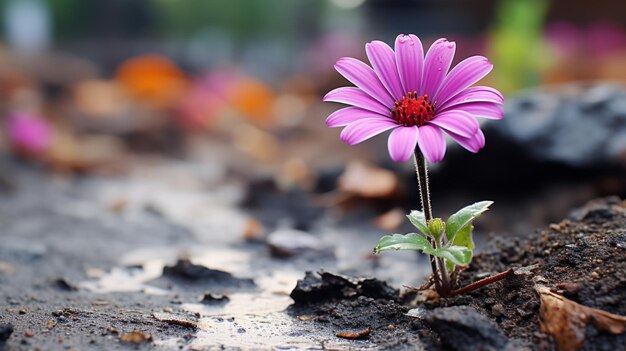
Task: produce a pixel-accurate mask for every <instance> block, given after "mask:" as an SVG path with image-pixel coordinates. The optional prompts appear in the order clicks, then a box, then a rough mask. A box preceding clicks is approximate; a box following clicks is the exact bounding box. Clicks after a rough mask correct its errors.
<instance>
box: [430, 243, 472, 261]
mask: <svg viewBox="0 0 626 351" xmlns="http://www.w3.org/2000/svg"><path fill="white" fill-rule="evenodd" d="M432 254H433V255H435V256H437V257H442V258H445V259H446V260H448V261H450V262H452V263H454V264H455V265H457V266H465V265H468V264H469V263H470V261H471V260H472V250H470V249H468V248H467V247H465V246H456V245H453V246H448V247H442V248H440V249H435V250H434V252H433V253H432Z"/></svg>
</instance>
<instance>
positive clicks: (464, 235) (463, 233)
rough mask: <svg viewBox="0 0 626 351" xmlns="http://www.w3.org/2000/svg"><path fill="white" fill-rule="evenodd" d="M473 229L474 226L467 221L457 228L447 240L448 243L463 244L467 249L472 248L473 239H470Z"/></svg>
mask: <svg viewBox="0 0 626 351" xmlns="http://www.w3.org/2000/svg"><path fill="white" fill-rule="evenodd" d="M473 230H474V226H473V225H472V223H471V222H470V223H467V224H466V225H465V226H464V227H463V228H461V229H459V231H458V232H457V233H456V235H455V236H454V238H452V241H449V242H448V245H458V246H465V247H467V248H468V249H470V250H473V249H474V247H475V245H474V240H473V239H472V231H473Z"/></svg>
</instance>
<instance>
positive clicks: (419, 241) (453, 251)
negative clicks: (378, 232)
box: [374, 233, 472, 265]
mask: <svg viewBox="0 0 626 351" xmlns="http://www.w3.org/2000/svg"><path fill="white" fill-rule="evenodd" d="M389 250H420V251H422V252H424V253H425V254H428V255H431V256H437V257H441V258H445V259H446V260H448V261H450V262H454V264H455V265H466V264H469V262H470V260H471V259H472V251H471V250H470V249H468V248H467V247H464V246H457V245H452V246H446V247H442V248H434V247H433V246H432V245H431V243H430V241H429V240H428V239H427V238H425V237H424V236H422V235H420V234H417V233H410V234H404V235H403V234H393V235H385V236H383V237H382V238H380V240H379V241H378V245H377V246H376V248H375V249H374V252H375V253H379V252H381V251H389Z"/></svg>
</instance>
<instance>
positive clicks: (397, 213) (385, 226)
mask: <svg viewBox="0 0 626 351" xmlns="http://www.w3.org/2000/svg"><path fill="white" fill-rule="evenodd" d="M405 220H406V213H404V210H402V209H401V208H394V209H392V210H389V211H387V212H385V213H383V214H381V215H380V216H378V217H376V218H375V219H374V224H375V225H376V226H377V227H378V228H380V229H382V230H384V231H387V232H391V231H394V230H396V229H398V227H400V225H401V224H402V222H404V221H405Z"/></svg>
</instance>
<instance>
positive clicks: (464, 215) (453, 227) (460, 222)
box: [446, 201, 493, 241]
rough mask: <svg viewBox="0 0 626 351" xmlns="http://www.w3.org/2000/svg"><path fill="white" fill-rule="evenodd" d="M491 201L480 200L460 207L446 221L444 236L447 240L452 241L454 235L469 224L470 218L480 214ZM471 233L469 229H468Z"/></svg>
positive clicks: (487, 207)
mask: <svg viewBox="0 0 626 351" xmlns="http://www.w3.org/2000/svg"><path fill="white" fill-rule="evenodd" d="M491 204H493V201H481V202H477V203H475V204H472V205H469V206H467V207H464V208H462V209H460V210H459V211H458V212H457V213H455V214H453V215H452V216H450V218H448V220H447V221H446V238H447V239H448V241H454V240H455V236H456V235H457V234H458V233H459V232H460V231H461V229H464V227H465V226H466V225H467V224H471V223H472V220H473V219H474V218H476V217H478V216H480V215H481V214H482V213H483V212H485V211H487V210H488V209H489V206H491ZM470 233H471V229H470Z"/></svg>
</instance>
